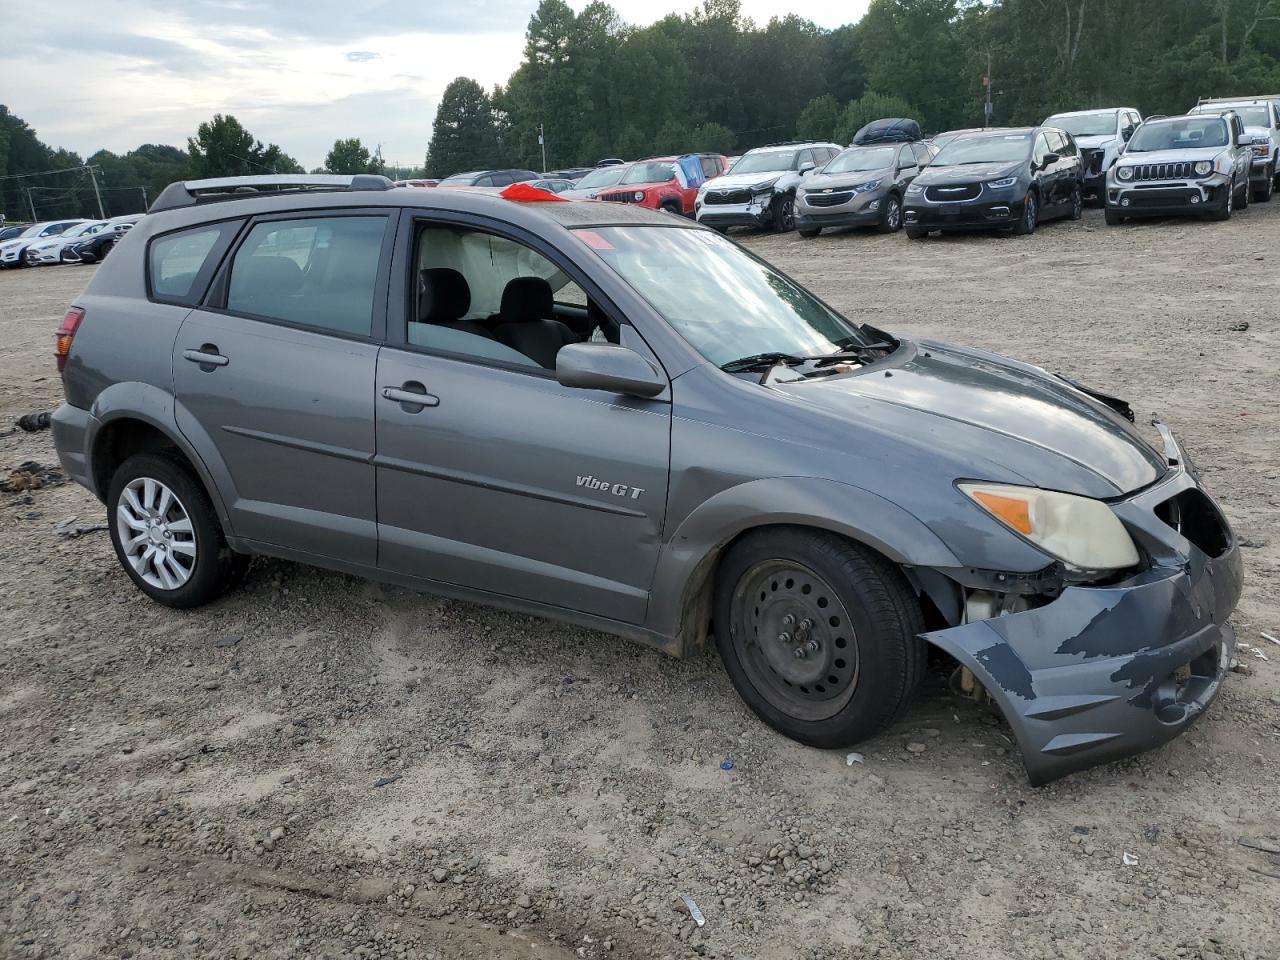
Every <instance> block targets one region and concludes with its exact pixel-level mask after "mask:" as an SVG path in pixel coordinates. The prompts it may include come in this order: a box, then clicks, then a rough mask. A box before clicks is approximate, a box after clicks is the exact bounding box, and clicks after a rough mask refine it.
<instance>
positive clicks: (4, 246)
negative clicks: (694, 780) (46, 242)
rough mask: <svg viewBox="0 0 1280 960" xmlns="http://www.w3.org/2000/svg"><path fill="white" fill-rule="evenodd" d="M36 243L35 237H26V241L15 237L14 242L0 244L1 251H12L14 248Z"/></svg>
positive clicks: (8, 241) (7, 241) (6, 241)
mask: <svg viewBox="0 0 1280 960" xmlns="http://www.w3.org/2000/svg"><path fill="white" fill-rule="evenodd" d="M34 242H35V238H34V237H26V238H25V239H23V238H20V237H15V238H14V239H12V240H5V241H4V242H3V243H0V250H11V249H12V248H14V247H21V246H26V245H27V244H29V243H34Z"/></svg>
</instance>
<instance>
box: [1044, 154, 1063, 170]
mask: <svg viewBox="0 0 1280 960" xmlns="http://www.w3.org/2000/svg"><path fill="white" fill-rule="evenodd" d="M1061 159H1062V157H1060V156H1058V154H1056V153H1046V154H1045V155H1044V161H1043V162H1042V163H1041V164H1040V169H1041V170H1048V169H1049V168H1050V167H1051V166H1053V165H1054V164H1055V163H1057V162H1058V161H1059V160H1061Z"/></svg>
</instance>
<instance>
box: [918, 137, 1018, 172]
mask: <svg viewBox="0 0 1280 960" xmlns="http://www.w3.org/2000/svg"><path fill="white" fill-rule="evenodd" d="M1030 149H1031V134H1029V133H1003V134H996V135H980V134H974V135H972V136H965V137H959V138H957V139H955V140H952V141H951V142H950V143H948V144H947V145H946V146H945V147H943V148H942V149H941V150H940V151H939V152H938V155H937V156H936V157H934V158H933V161H932V162H931V163H930V164H929V166H931V167H955V166H960V165H961V164H965V163H1013V162H1014V161H1015V160H1025V159H1026V157H1027V155H1028V153H1029V152H1030Z"/></svg>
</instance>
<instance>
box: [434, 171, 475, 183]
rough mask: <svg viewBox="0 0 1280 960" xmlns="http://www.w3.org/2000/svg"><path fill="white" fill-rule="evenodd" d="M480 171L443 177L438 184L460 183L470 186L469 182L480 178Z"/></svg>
mask: <svg viewBox="0 0 1280 960" xmlns="http://www.w3.org/2000/svg"><path fill="white" fill-rule="evenodd" d="M480 173H481V171H472V172H471V173H455V174H454V175H453V176H451V177H445V178H444V179H443V180H441V181H440V182H441V183H442V184H443V183H460V184H465V185H467V186H470V185H471V181H472V180H474V179H475V178H476V177H478V176H480Z"/></svg>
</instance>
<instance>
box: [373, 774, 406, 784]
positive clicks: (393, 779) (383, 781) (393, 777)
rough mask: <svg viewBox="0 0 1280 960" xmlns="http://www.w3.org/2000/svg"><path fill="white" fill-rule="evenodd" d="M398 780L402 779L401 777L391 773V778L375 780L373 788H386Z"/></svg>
mask: <svg viewBox="0 0 1280 960" xmlns="http://www.w3.org/2000/svg"><path fill="white" fill-rule="evenodd" d="M400 779H402V777H401V775H400V774H398V773H393V774H392V775H391V776H389V777H383V778H382V779H380V780H377V781H376V782H375V783H374V786H375V787H386V786H390V785H391V784H393V783H395V782H396V781H397V780H400Z"/></svg>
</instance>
